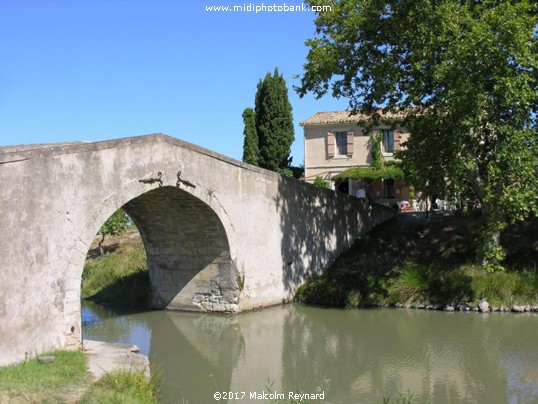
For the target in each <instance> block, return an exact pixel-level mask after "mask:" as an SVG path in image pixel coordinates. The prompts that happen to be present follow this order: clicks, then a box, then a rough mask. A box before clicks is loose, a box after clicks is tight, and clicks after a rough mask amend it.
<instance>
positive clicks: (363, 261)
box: [296, 215, 538, 308]
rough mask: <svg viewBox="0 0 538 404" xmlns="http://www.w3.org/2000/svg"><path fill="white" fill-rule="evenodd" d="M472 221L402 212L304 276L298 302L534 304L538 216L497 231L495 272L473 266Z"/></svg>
mask: <svg viewBox="0 0 538 404" xmlns="http://www.w3.org/2000/svg"><path fill="white" fill-rule="evenodd" d="M477 225H478V218H476V217H461V216H454V215H452V216H451V215H448V216H438V217H435V218H434V219H433V220H431V219H430V220H428V221H426V220H423V219H422V220H411V219H409V217H404V216H400V217H399V218H398V219H395V220H391V221H389V222H387V223H385V224H383V225H381V226H379V227H378V228H376V229H374V230H373V231H372V232H371V233H369V234H368V235H367V236H366V237H364V238H362V239H360V240H358V241H357V242H356V243H355V244H354V245H353V247H352V248H351V249H350V250H349V251H347V252H346V253H344V254H343V255H342V256H340V257H339V258H338V259H337V261H336V262H335V263H334V264H333V265H332V267H331V268H330V269H329V270H328V271H327V273H326V274H324V275H323V276H318V277H314V278H312V279H309V280H308V281H307V282H306V283H305V284H304V285H303V286H302V287H300V288H299V290H298V292H297V294H296V300H298V301H300V302H304V303H308V304H318V305H331V306H348V307H361V306H379V305H403V306H407V307H414V306H417V307H422V306H430V307H434V308H442V307H446V306H457V305H458V304H461V303H462V302H465V303H468V304H469V305H471V306H476V305H478V303H479V302H480V301H482V300H487V301H488V303H489V304H490V305H491V306H495V307H497V308H500V307H501V306H506V307H507V308H508V307H513V306H515V305H522V304H537V303H538V276H537V270H536V268H537V263H538V240H537V237H536V234H537V233H536V232H537V231H538V221H532V222H528V223H525V224H523V225H520V226H517V227H513V228H511V229H509V230H508V231H506V232H505V233H504V234H503V235H502V243H503V246H504V248H505V249H506V250H507V252H508V255H507V259H506V262H505V263H506V266H507V269H506V271H505V272H498V273H493V274H489V273H485V272H484V271H483V270H482V269H481V268H480V266H478V265H476V264H474V259H475V257H476V248H475V247H474V245H473V237H472V235H473V232H474V231H475V229H476V227H477Z"/></svg>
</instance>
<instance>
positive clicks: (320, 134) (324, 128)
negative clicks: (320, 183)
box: [300, 111, 409, 206]
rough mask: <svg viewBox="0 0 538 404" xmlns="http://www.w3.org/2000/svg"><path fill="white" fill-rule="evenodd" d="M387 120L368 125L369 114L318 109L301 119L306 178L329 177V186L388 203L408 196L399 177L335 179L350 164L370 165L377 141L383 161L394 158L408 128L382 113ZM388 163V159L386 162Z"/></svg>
mask: <svg viewBox="0 0 538 404" xmlns="http://www.w3.org/2000/svg"><path fill="white" fill-rule="evenodd" d="M385 116H386V121H383V116H382V119H381V123H380V124H379V125H378V126H376V127H373V128H371V129H369V130H368V129H367V119H368V117H367V116H366V115H364V114H361V113H356V114H350V111H332V112H318V113H317V114H315V115H314V116H311V117H310V118H308V119H306V120H304V121H302V122H301V123H300V125H301V126H302V127H303V130H304V151H305V162H304V165H305V178H304V179H305V181H307V182H310V183H313V182H314V180H315V179H316V178H317V177H320V178H321V179H323V180H325V181H329V182H330V184H331V188H332V189H337V190H339V191H342V192H346V193H349V194H350V195H355V196H358V197H368V198H370V199H372V200H375V201H377V202H380V203H384V204H387V205H389V206H392V205H394V203H396V202H401V201H407V200H408V199H409V189H408V188H407V187H406V186H405V182H404V181H403V180H401V179H383V178H381V179H375V180H354V179H348V180H337V181H334V180H333V179H334V177H335V176H336V175H338V174H340V173H342V172H343V171H345V170H347V169H349V168H353V167H372V163H373V154H372V149H373V147H374V145H375V144H376V142H375V141H374V140H373V139H381V138H382V141H381V142H378V143H377V144H378V145H379V147H380V153H379V154H378V155H379V156H380V158H381V160H382V161H383V163H382V164H386V163H387V162H389V161H393V160H395V158H394V152H396V151H397V150H399V149H400V148H401V147H402V146H401V144H402V143H403V142H404V141H405V140H406V139H407V137H408V136H409V132H407V131H406V130H405V128H402V127H400V126H398V125H394V124H390V123H388V121H389V120H391V121H392V122H394V119H395V118H397V117H396V116H395V115H393V114H391V115H385ZM389 164H390V163H389Z"/></svg>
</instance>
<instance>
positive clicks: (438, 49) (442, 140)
mask: <svg viewBox="0 0 538 404" xmlns="http://www.w3.org/2000/svg"><path fill="white" fill-rule="evenodd" d="M312 3H313V4H317V3H318V1H312ZM319 3H321V2H319ZM323 4H329V5H331V6H332V11H331V12H324V13H320V14H319V15H318V16H317V18H316V26H317V36H316V37H315V38H314V39H311V40H309V41H307V46H309V47H310V49H309V53H308V56H307V62H306V64H305V66H304V68H305V72H304V74H303V76H302V77H301V85H300V86H299V87H298V88H297V89H296V90H297V91H298V93H299V95H300V96H303V95H305V94H306V93H307V92H313V93H314V94H315V95H316V96H317V97H321V96H322V95H324V94H325V93H327V92H328V91H329V90H331V91H332V94H333V96H335V97H349V99H350V106H351V108H352V109H356V110H363V111H366V112H370V113H371V114H372V122H376V121H377V120H379V119H380V113H379V108H382V109H383V110H384V111H385V112H386V111H391V112H393V113H398V114H399V115H400V116H401V119H402V121H403V124H404V125H405V126H407V127H408V129H409V130H410V133H411V136H410V138H409V140H408V142H407V144H406V146H407V148H406V150H405V151H403V152H402V153H401V157H402V159H403V168H404V170H405V171H406V174H407V176H408V177H409V178H410V179H411V180H412V181H413V182H414V185H415V187H416V189H417V191H426V193H427V194H429V195H433V194H443V193H444V194H451V193H454V192H459V193H465V192H468V190H469V189H470V190H472V192H473V193H474V195H476V197H477V198H478V199H479V200H480V202H481V204H482V212H483V215H482V218H483V220H482V222H483V225H482V228H481V231H480V240H479V241H480V246H481V254H480V259H481V260H482V263H483V264H484V266H485V267H486V269H500V268H501V267H500V262H501V261H502V259H503V257H504V254H503V251H502V250H501V248H500V244H499V234H500V233H499V232H500V230H502V229H503V228H504V227H505V226H506V225H507V224H508V223H510V222H514V221H517V220H522V219H524V218H526V217H528V216H529V215H530V214H533V213H534V214H536V213H537V212H538V203H537V196H536V195H537V194H536V189H538V187H537V186H538V175H537V174H538V136H537V130H538V124H537V112H538V111H537V108H538V107H537V105H538V99H537V89H538V84H537V83H538V73H537V71H538V41H537V36H538V32H537V29H536V26H537V25H536V24H537V22H538V17H537V15H538V5H537V4H536V2H535V1H531V0H522V1H500V0H482V1H477V0H417V1H403V2H402V1H399V0H386V1H379V0H330V1H324V2H323Z"/></svg>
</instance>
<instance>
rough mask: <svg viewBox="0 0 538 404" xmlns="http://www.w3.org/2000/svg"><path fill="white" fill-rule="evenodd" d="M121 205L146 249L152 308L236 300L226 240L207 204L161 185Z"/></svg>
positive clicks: (183, 307)
mask: <svg viewBox="0 0 538 404" xmlns="http://www.w3.org/2000/svg"><path fill="white" fill-rule="evenodd" d="M123 209H124V210H125V211H126V212H127V214H128V215H129V216H130V217H131V218H132V219H133V221H134V223H135V224H136V226H137V227H138V230H139V232H140V236H141V237H142V241H143V243H144V247H145V249H146V256H147V263H148V272H149V276H150V283H151V296H152V298H151V300H152V301H151V305H152V306H153V307H155V308H166V309H174V310H200V309H202V310H203V309H211V307H208V306H215V305H221V306H223V307H224V306H226V304H236V303H237V299H238V297H237V296H238V291H237V286H236V280H235V270H234V267H233V263H232V260H231V257H230V248H229V244H228V238H227V235H226V232H225V229H224V227H223V225H222V223H221V221H220V219H219V217H218V216H217V215H216V213H215V212H214V211H213V210H212V209H211V207H210V206H208V205H207V204H206V203H204V202H203V201H202V200H200V199H198V198H196V197H195V196H193V195H191V194H190V193H188V192H186V191H184V190H181V189H178V188H175V187H171V186H165V187H161V188H156V189H154V190H151V191H148V192H146V193H144V194H142V195H140V196H138V197H136V198H134V199H132V200H131V201H129V202H127V203H126V204H125V205H123ZM213 309H214V308H213ZM217 311H225V310H224V309H223V310H218V307H217Z"/></svg>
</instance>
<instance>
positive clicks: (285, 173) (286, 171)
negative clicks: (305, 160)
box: [276, 167, 293, 178]
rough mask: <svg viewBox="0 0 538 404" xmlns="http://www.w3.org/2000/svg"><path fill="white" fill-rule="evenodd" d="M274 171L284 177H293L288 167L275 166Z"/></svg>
mask: <svg viewBox="0 0 538 404" xmlns="http://www.w3.org/2000/svg"><path fill="white" fill-rule="evenodd" d="M276 172H277V173H279V174H280V175H283V176H284V177H288V178H293V171H292V170H291V168H289V167H281V168H277V169H276Z"/></svg>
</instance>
